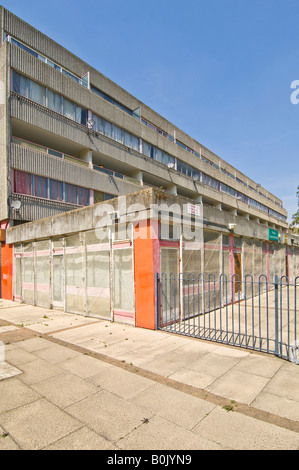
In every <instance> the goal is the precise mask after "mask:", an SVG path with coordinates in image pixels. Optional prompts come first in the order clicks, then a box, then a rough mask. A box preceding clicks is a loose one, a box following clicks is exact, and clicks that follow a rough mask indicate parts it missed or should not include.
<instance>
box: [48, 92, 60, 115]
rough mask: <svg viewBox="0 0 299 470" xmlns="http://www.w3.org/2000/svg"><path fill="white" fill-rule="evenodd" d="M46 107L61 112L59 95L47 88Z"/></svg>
mask: <svg viewBox="0 0 299 470" xmlns="http://www.w3.org/2000/svg"><path fill="white" fill-rule="evenodd" d="M48 108H50V109H52V110H53V111H55V112H56V113H61V96H60V95H58V94H57V93H54V91H51V90H48Z"/></svg>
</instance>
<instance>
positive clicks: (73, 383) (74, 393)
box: [31, 371, 98, 409]
mask: <svg viewBox="0 0 299 470" xmlns="http://www.w3.org/2000/svg"><path fill="white" fill-rule="evenodd" d="M31 387H32V389H33V390H35V391H36V392H38V393H39V394H40V395H41V396H43V397H45V398H47V400H49V401H50V402H51V403H54V404H55V405H57V406H58V407H59V408H62V409H64V408H66V407H67V406H70V405H72V404H74V403H77V402H78V401H81V400H83V399H84V398H86V397H89V396H90V395H93V394H95V393H97V391H98V388H97V387H96V386H95V385H94V384H92V383H90V382H87V381H86V380H83V379H82V378H81V377H78V376H76V375H74V374H69V373H67V372H62V371H61V373H60V374H57V375H54V376H53V377H49V378H48V379H44V380H42V381H40V382H38V383H35V384H32V385H31Z"/></svg>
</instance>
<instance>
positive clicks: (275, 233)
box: [269, 228, 279, 242]
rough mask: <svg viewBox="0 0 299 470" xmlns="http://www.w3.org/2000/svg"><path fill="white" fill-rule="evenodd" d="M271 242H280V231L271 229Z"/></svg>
mask: <svg viewBox="0 0 299 470" xmlns="http://www.w3.org/2000/svg"><path fill="white" fill-rule="evenodd" d="M269 240H272V241H273V242H278V241H279V237H278V230H274V229H273V228H269Z"/></svg>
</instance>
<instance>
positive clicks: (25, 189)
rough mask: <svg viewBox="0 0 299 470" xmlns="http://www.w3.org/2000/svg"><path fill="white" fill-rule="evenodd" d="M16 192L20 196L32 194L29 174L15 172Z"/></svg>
mask: <svg viewBox="0 0 299 470" xmlns="http://www.w3.org/2000/svg"><path fill="white" fill-rule="evenodd" d="M15 192H16V193H19V194H29V195H31V194H32V189H31V175H30V174H29V173H25V172H24V171H18V170H15Z"/></svg>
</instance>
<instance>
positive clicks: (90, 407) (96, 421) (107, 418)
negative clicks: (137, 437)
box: [65, 390, 152, 443]
mask: <svg viewBox="0 0 299 470" xmlns="http://www.w3.org/2000/svg"><path fill="white" fill-rule="evenodd" d="M65 411H66V412H67V413H68V414H69V415H71V416H73V417H74V418H76V419H78V420H80V421H81V422H82V423H84V424H85V425H86V426H88V427H89V428H91V429H93V430H94V431H95V432H96V433H98V434H99V435H101V436H102V437H104V438H105V439H107V440H110V441H112V442H114V443H115V442H117V441H119V439H122V438H124V437H125V436H126V435H127V434H128V433H129V432H131V431H133V429H135V428H136V427H138V426H140V424H141V423H142V422H143V420H144V419H148V418H150V417H151V416H152V413H151V412H150V411H149V410H148V409H146V408H142V407H140V406H138V405H136V404H135V403H130V402H129V401H128V400H124V399H123V398H121V397H118V396H116V395H114V394H113V393H110V392H107V391H106V390H101V391H99V392H98V393H96V394H93V395H91V396H90V397H88V398H85V399H84V400H81V401H80V402H77V403H75V404H74V405H71V406H69V407H68V408H66V409H65Z"/></svg>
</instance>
